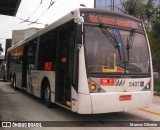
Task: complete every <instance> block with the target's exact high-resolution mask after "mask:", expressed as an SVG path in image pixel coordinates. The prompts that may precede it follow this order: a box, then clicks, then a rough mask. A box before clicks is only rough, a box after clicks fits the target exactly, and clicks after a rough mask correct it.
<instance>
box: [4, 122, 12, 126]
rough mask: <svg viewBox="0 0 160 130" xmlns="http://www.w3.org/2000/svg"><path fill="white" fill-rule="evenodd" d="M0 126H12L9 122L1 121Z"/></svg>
mask: <svg viewBox="0 0 160 130" xmlns="http://www.w3.org/2000/svg"><path fill="white" fill-rule="evenodd" d="M2 127H12V126H11V122H2Z"/></svg>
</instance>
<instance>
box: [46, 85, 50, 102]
mask: <svg viewBox="0 0 160 130" xmlns="http://www.w3.org/2000/svg"><path fill="white" fill-rule="evenodd" d="M49 98H50V90H49V87H48V86H47V87H46V89H45V101H46V102H49Z"/></svg>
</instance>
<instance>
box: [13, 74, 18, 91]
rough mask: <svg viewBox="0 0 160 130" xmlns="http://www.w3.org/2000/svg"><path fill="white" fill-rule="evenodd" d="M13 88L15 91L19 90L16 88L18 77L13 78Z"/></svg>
mask: <svg viewBox="0 0 160 130" xmlns="http://www.w3.org/2000/svg"><path fill="white" fill-rule="evenodd" d="M12 87H13V88H14V89H15V90H17V87H16V76H14V77H13V83H12Z"/></svg>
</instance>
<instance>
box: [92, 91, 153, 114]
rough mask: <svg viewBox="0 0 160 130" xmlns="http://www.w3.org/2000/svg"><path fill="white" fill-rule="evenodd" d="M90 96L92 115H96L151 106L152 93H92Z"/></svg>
mask: <svg viewBox="0 0 160 130" xmlns="http://www.w3.org/2000/svg"><path fill="white" fill-rule="evenodd" d="M90 96H91V104H92V113H93V114H96V113H109V112H120V111H128V110H133V109H140V108H146V107H148V106H149V105H150V104H151V101H152V97H153V92H151V91H140V92H110V93H92V94H90ZM123 97H124V98H123ZM125 97H126V98H125ZM128 97H129V98H128Z"/></svg>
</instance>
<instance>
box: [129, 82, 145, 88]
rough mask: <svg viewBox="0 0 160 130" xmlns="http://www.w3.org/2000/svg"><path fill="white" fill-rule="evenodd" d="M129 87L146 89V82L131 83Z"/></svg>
mask: <svg viewBox="0 0 160 130" xmlns="http://www.w3.org/2000/svg"><path fill="white" fill-rule="evenodd" d="M129 87H144V81H138V82H129Z"/></svg>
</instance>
